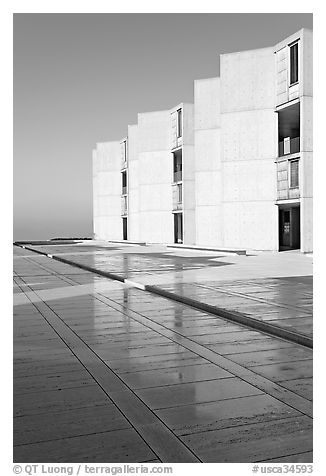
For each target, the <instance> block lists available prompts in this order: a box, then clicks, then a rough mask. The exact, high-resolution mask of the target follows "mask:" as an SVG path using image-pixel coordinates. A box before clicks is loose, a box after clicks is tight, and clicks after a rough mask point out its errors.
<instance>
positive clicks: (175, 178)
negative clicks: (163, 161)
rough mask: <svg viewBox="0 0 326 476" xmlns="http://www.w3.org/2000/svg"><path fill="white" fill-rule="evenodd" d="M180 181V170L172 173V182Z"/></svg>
mask: <svg viewBox="0 0 326 476" xmlns="http://www.w3.org/2000/svg"><path fill="white" fill-rule="evenodd" d="M181 181H182V170H178V172H173V182H181Z"/></svg>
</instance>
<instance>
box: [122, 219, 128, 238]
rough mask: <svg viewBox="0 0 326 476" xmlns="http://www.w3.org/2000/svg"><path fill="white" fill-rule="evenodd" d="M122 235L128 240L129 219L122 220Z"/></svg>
mask: <svg viewBox="0 0 326 476" xmlns="http://www.w3.org/2000/svg"><path fill="white" fill-rule="evenodd" d="M122 235H123V240H128V224H127V218H122Z"/></svg>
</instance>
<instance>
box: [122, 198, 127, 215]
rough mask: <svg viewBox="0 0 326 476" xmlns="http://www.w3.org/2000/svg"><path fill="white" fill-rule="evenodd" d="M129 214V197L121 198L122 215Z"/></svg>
mask: <svg viewBox="0 0 326 476" xmlns="http://www.w3.org/2000/svg"><path fill="white" fill-rule="evenodd" d="M127 214H128V202H127V197H122V198H121V215H122V216H125V215H127Z"/></svg>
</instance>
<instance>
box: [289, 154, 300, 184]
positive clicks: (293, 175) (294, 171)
mask: <svg viewBox="0 0 326 476" xmlns="http://www.w3.org/2000/svg"><path fill="white" fill-rule="evenodd" d="M289 165H290V188H297V187H299V160H290V164H289Z"/></svg>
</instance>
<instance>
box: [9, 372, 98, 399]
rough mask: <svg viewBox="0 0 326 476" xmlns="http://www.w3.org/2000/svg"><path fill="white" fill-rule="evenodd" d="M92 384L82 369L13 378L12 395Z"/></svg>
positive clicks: (90, 378)
mask: <svg viewBox="0 0 326 476" xmlns="http://www.w3.org/2000/svg"><path fill="white" fill-rule="evenodd" d="M94 383H95V382H94V379H93V378H92V376H91V375H90V374H89V373H88V372H87V371H86V370H84V369H83V370H77V371H74V372H63V373H59V372H57V373H55V374H52V375H51V374H47V375H35V376H30V375H29V376H28V377H15V380H14V393H15V394H17V395H23V394H26V393H34V392H44V391H50V390H62V389H67V388H74V387H78V388H79V387H84V386H87V385H94Z"/></svg>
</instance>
